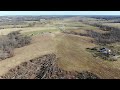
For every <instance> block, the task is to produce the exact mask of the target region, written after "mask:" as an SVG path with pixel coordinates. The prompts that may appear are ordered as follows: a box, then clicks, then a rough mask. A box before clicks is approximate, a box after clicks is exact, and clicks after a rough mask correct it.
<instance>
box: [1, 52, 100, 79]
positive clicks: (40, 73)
mask: <svg viewBox="0 0 120 90" xmlns="http://www.w3.org/2000/svg"><path fill="white" fill-rule="evenodd" d="M56 60H57V58H56V55H55V54H48V55H44V56H42V57H38V58H35V59H32V60H30V61H28V62H24V63H22V64H20V65H19V66H16V67H15V68H13V69H10V70H9V72H8V73H6V74H5V75H3V76H1V77H0V78H1V79H99V77H97V76H96V75H94V74H92V73H90V72H87V71H84V72H81V73H79V72H70V71H65V70H62V69H61V68H59V67H58V66H57V63H56Z"/></svg>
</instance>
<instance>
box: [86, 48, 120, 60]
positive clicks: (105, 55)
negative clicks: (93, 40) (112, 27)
mask: <svg viewBox="0 0 120 90" xmlns="http://www.w3.org/2000/svg"><path fill="white" fill-rule="evenodd" d="M86 49H87V50H89V51H90V52H91V53H92V54H93V56H94V57H100V58H102V59H105V60H110V61H116V60H117V59H118V58H120V55H119V54H117V53H115V52H114V50H111V49H110V48H106V47H102V48H101V47H93V48H86Z"/></svg>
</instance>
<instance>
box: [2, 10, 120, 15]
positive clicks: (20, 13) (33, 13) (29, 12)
mask: <svg viewBox="0 0 120 90" xmlns="http://www.w3.org/2000/svg"><path fill="white" fill-rule="evenodd" d="M6 15H120V11H0V16H6Z"/></svg>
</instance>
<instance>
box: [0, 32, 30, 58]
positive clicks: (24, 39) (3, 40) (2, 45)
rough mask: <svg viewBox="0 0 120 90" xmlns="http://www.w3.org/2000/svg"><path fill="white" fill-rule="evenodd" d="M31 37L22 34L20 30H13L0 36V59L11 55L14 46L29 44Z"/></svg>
mask: <svg viewBox="0 0 120 90" xmlns="http://www.w3.org/2000/svg"><path fill="white" fill-rule="evenodd" d="M30 42H31V38H30V37H28V36H23V35H22V34H21V33H20V31H14V32H11V33H9V34H8V35H5V36H1V37H0V60H3V59H6V58H9V57H12V56H13V55H14V52H13V50H14V48H20V47H23V46H25V45H28V44H30Z"/></svg>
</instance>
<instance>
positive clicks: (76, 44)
mask: <svg viewBox="0 0 120 90" xmlns="http://www.w3.org/2000/svg"><path fill="white" fill-rule="evenodd" d="M60 23H61V22H60V21H58V22H57V21H56V23H53V25H52V27H29V28H23V29H21V30H23V31H22V32H21V33H26V32H28V33H30V32H32V31H40V30H42V31H43V32H44V30H47V32H49V30H50V29H55V30H56V31H54V32H52V33H46V34H38V35H35V36H33V37H32V44H30V45H28V46H24V47H22V48H17V49H15V56H14V57H11V58H8V59H5V60H3V61H0V75H4V74H5V73H7V72H8V71H9V70H10V69H11V68H14V67H15V66H17V65H19V64H21V63H22V62H26V61H29V60H30V59H33V58H35V57H39V56H42V55H45V54H50V53H55V54H56V55H57V57H58V58H59V59H58V61H57V63H58V65H59V67H60V68H62V69H64V70H66V71H78V72H82V71H90V72H92V73H94V74H96V75H98V76H99V77H101V78H102V79H120V68H119V67H120V59H119V60H118V61H115V62H110V61H105V60H103V59H100V58H95V57H93V56H92V55H91V53H90V52H88V51H86V48H92V47H95V46H97V45H96V44H94V43H92V42H91V40H92V38H90V37H85V36H78V35H72V34H65V33H61V32H60V31H59V30H58V29H57V28H56V27H55V26H54V25H56V24H60ZM64 23H65V24H67V25H68V26H67V27H66V30H69V29H70V26H71V24H72V22H71V20H69V19H67V20H65V21H64ZM75 25H80V26H81V27H79V28H77V29H75V30H76V32H80V33H85V31H84V30H87V29H90V30H97V31H98V32H102V31H100V30H98V28H96V27H92V26H89V25H85V24H82V23H81V22H80V23H78V22H77V23H74V24H73V26H71V27H75ZM16 30H20V29H19V28H8V29H4V30H1V31H0V33H1V34H3V35H6V34H8V33H9V32H11V31H16ZM71 30H72V29H71ZM75 30H74V31H75ZM117 45H118V44H117Z"/></svg>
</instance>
